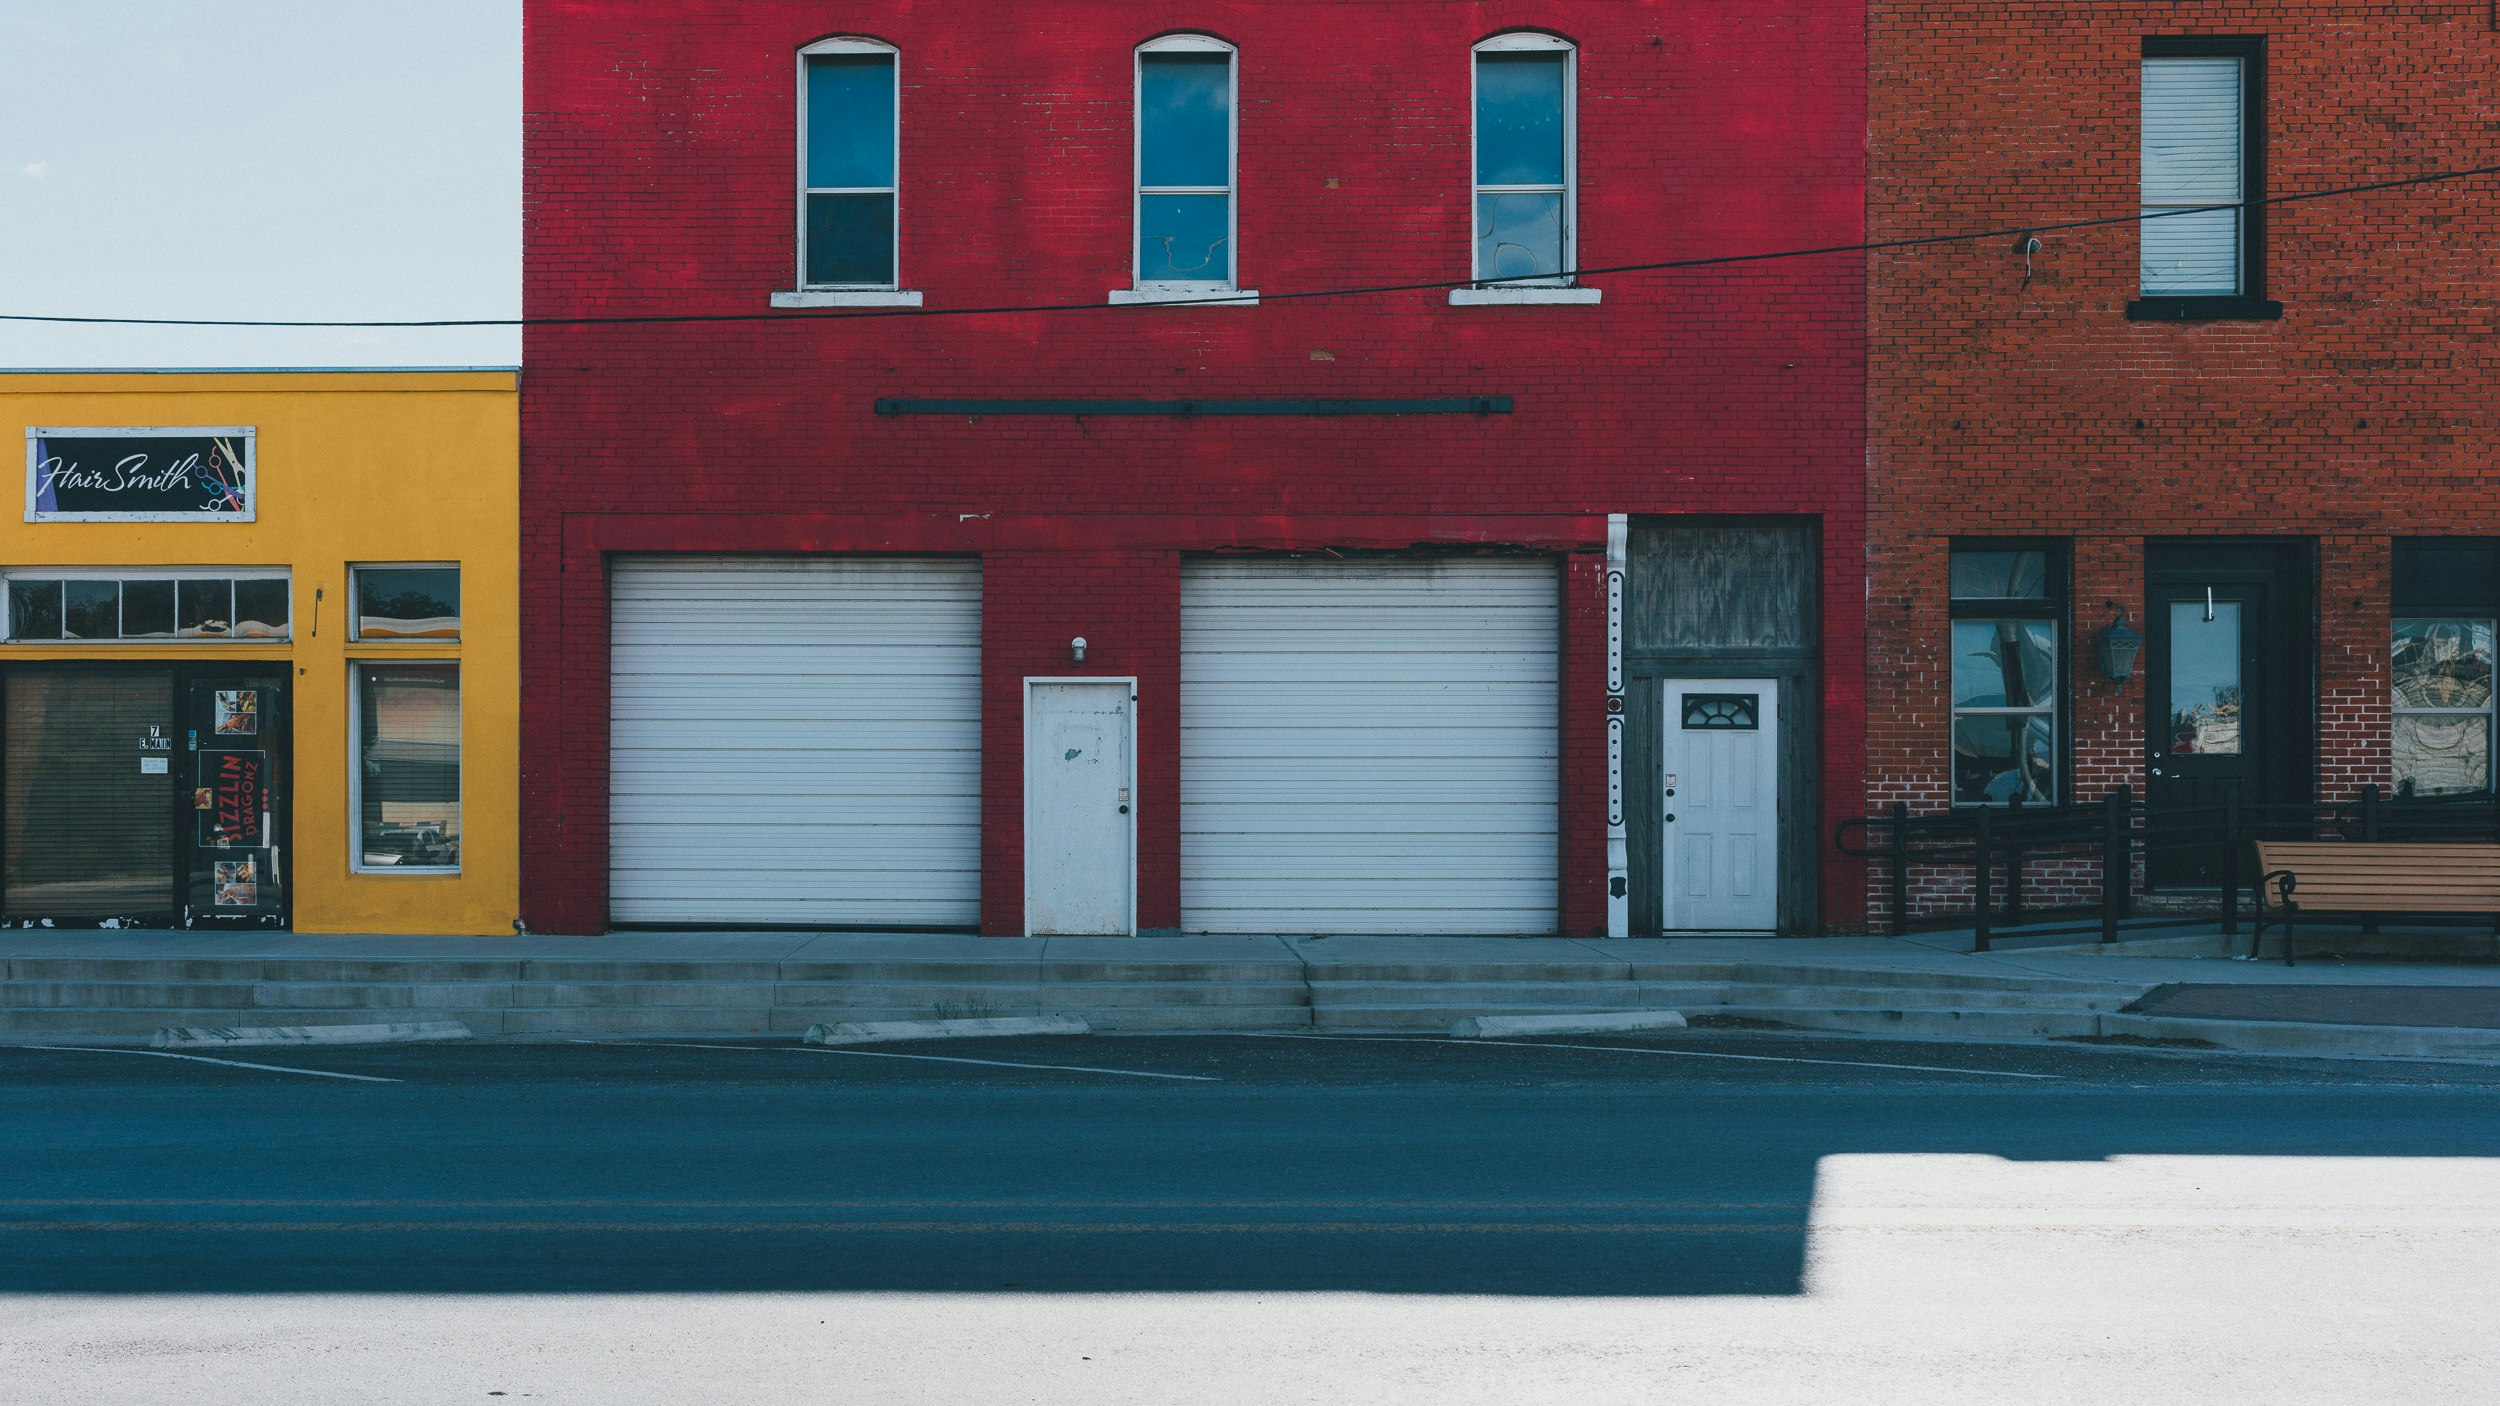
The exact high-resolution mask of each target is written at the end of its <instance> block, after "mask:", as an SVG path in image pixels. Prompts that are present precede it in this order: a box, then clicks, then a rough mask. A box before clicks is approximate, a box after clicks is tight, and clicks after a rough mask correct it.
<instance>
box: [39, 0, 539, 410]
mask: <svg viewBox="0 0 2500 1406" xmlns="http://www.w3.org/2000/svg"><path fill="white" fill-rule="evenodd" d="M520 9H521V7H520V0H418V2H417V3H402V4H383V3H379V0H0V55H6V57H7V63H6V66H5V70H4V76H0V312H10V313H18V312H33V313H75V314H93V315H101V316H122V317H128V316H164V317H316V318H320V317H343V318H409V317H510V316H513V315H515V314H516V313H517V312H518V311H519V309H520V303H521V15H520ZM519 355H520V337H519V334H518V332H517V331H516V330H514V329H510V328H486V329H462V330H441V331H345V330H340V331H266V330H226V329H168V328H109V329H108V328H70V327H58V326H46V325H39V324H24V323H0V367H12V368H22V367H45V366H58V367H67V366H450V365H462V366H465V365H511V364H513V363H514V362H516V361H518V360H519Z"/></svg>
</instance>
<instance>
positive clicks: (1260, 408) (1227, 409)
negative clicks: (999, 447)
mask: <svg viewBox="0 0 2500 1406" xmlns="http://www.w3.org/2000/svg"><path fill="white" fill-rule="evenodd" d="M877 413H878V414H880V415H1177V416H1182V417H1187V416H1193V415H1507V414H1509V413H1510V397H1509V396H1506V395H1454V396H1443V397H1440V398H1439V399H1432V400H895V399H889V398H885V397H880V398H879V399H878V401H877Z"/></svg>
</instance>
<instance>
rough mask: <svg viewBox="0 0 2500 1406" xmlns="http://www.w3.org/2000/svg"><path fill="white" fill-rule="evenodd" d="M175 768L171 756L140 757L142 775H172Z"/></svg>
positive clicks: (140, 772)
mask: <svg viewBox="0 0 2500 1406" xmlns="http://www.w3.org/2000/svg"><path fill="white" fill-rule="evenodd" d="M173 770H174V759H173V758H171V757H141V758H140V759H139V774H140V775H141V776H171V775H172V774H173Z"/></svg>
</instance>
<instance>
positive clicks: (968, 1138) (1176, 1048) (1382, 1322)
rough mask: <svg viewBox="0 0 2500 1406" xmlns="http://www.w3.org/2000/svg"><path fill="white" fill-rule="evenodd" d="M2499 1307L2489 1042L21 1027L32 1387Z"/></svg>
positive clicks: (1554, 1395) (1607, 1394)
mask: <svg viewBox="0 0 2500 1406" xmlns="http://www.w3.org/2000/svg"><path fill="white" fill-rule="evenodd" d="M214 1060H226V1061H232V1062H228V1063H219V1062H214ZM252 1064H262V1065H269V1066H277V1067H276V1068H250V1067H244V1066H247V1065H252ZM2495 1311H2500V1070H2492V1069H2482V1068H2473V1067H2462V1066H2439V1065H2354V1064H2327V1063H2311V1062H2293V1061H2277V1060H2263V1059H2254V1058H2244V1057H2228V1056H2211V1055H2193V1056H2191V1055H2180V1054H2172V1053H2153V1052H2139V1051H2132V1050H2123V1049H2108V1048H2096V1049H2072V1050H2070V1049H2049V1048H2015V1047H1989V1046H1977V1045H1962V1044H1934V1043H1928V1044H1911V1043H1895V1042H1871V1041H1854V1040H1836V1039H1816V1038H1811V1037H1797V1036H1772V1035H1759V1034H1734V1033H1706V1034H1705V1033H1692V1034H1687V1035H1682V1036H1679V1037H1676V1038H1673V1039H1663V1040H1630V1039H1619V1038H1604V1037H1592V1038H1586V1039H1581V1040H1575V1041H1543V1042H1524V1043H1516V1044H1485V1043H1478V1042H1467V1043H1459V1042H1451V1041H1421V1040H1364V1039H1343V1038H1338V1039H1318V1038H1282V1037H1280V1038H1255V1037H1173V1038H1142V1037H1140V1038H1093V1039H1050V1040H1012V1041H980V1042H958V1043H954V1044H944V1045H939V1044H917V1045H905V1046H881V1047H878V1048H877V1049H876V1050H874V1051H847V1052H836V1051H825V1050H816V1049H809V1048H805V1047H801V1046H796V1045H793V1044H790V1043H787V1042H777V1043H774V1044H769V1045H766V1044H730V1043H726V1042H723V1043H718V1044H706V1043H704V1042H691V1041H680V1042H670V1041H662V1040H656V1039H655V1040H651V1041H647V1042H638V1043H632V1044H598V1045H592V1044H569V1043H567V1044H518V1043H481V1044H468V1045H451V1046H392V1047H377V1048H366V1049H340V1050H321V1051H311V1050H285V1051H238V1052H233V1053H231V1054H224V1055H219V1056H215V1057H214V1059H174V1058H166V1057H163V1056H159V1055H152V1054H141V1053H136V1052H129V1051H98V1050H41V1049H24V1048H12V1049H0V1402H6V1403H16V1402H21V1401H23V1402H49V1401H69V1400H77V1401H81V1402H114V1401H131V1402H157V1401H165V1400H171V1399H177V1398H179V1399H183V1400H185V1401H188V1402H222V1401H229V1400H231V1401H238V1402H239V1401H251V1402H255V1403H284V1402H296V1401H302V1402H321V1403H330V1402H346V1401H387V1402H399V1401H429V1402H430V1401H469V1400H477V1401H484V1400H489V1399H491V1398H492V1396H493V1394H494V1393H503V1394H505V1396H507V1397H509V1398H510V1399H535V1400H542V1401H564V1402H574V1401H580V1402H640V1401H654V1402H660V1401H699V1400H716V1399H741V1400H758V1401H763V1400H780V1399H789V1400H800V1399H809V1400H820V1401H821V1400H858V1401H877V1402H916V1401H949V1402H982V1401H1087V1402H1112V1401H1137V1402H1172V1401H1225V1402H1264V1401H1361V1402H1387V1401H1408V1400H1412V1401H1419V1402H1420V1401H1434V1402H1447V1401H1449V1400H1451V1399H1453V1398H1457V1399H1471V1398H1486V1399H1492V1398H1497V1397H1498V1398H1504V1399H1511V1400H1547V1399H1551V1400H1569V1401H1572V1402H1575V1403H1589V1402H1600V1401H1644V1402H1646V1401H1657V1400H1662V1399H1669V1398H1670V1397H1677V1398H1680V1397H1682V1396H1684V1395H1685V1394H1687V1393H1698V1392H1704V1391H1707V1392H1709V1393H1711V1394H1712V1395H1713V1396H1715V1397H1717V1398H1719V1399H1725V1400H1734V1401H1792V1400H1793V1401H1842V1400H1846V1401H1850V1402H1888V1401H1896V1400H1897V1401H1902V1402H1922V1403H1931V1402H1936V1401H1953V1400H1968V1401H2002V1400H2024V1401H2067V1400H2072V1401H2077V1402H2082V1401H2092V1402H2096V1403H2097V1402H2107V1401H2109V1400H2112V1399H2123V1400H2129V1401H2172V1400H2176V1401H2199V1402H2228V1401H2241V1400H2245V1401H2250V1402H2259V1401H2263V1402H2267V1403H2281V1402H2294V1401H2320V1402H2353V1401H2373V1400H2404V1401H2408V1402H2420V1401H2448V1400H2455V1401H2488V1400H2491V1399H2493V1398H2494V1396H2495V1395H2496V1394H2500V1346H2495V1343H2496V1342H2500V1334H2495V1333H2494V1332H2493V1331H2492V1329H2491V1327H2490V1325H2491V1324H2492V1322H2493V1321H2494V1318H2495Z"/></svg>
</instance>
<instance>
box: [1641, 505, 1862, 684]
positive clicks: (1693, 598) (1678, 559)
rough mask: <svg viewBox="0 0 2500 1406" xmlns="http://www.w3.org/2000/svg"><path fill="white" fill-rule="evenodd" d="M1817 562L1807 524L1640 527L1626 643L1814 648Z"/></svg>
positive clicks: (1653, 524) (1661, 647)
mask: <svg viewBox="0 0 2500 1406" xmlns="http://www.w3.org/2000/svg"><path fill="white" fill-rule="evenodd" d="M1816 555H1817V554H1816V552H1815V544H1814V528H1813V525H1812V524H1810V523H1806V522H1716V523H1681V522H1657V521H1636V522H1634V523H1633V524H1632V541H1631V579H1630V581H1629V589H1630V594H1629V597H1628V599H1627V600H1626V602H1625V607H1626V608H1625V615H1626V617H1627V618H1626V621H1625V644H1626V646H1627V647H1628V648H1630V649H1631V650H1632V651H1633V652H1635V653H1641V652H1647V651H1657V650H1725V649H1740V650H1741V649H1790V650H1793V649H1811V648H1813V647H1814V643H1815V602H1816V596H1817V591H1816V589H1815V583H1816V577H1817V570H1818V568H1817V564H1816Z"/></svg>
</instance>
